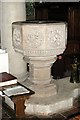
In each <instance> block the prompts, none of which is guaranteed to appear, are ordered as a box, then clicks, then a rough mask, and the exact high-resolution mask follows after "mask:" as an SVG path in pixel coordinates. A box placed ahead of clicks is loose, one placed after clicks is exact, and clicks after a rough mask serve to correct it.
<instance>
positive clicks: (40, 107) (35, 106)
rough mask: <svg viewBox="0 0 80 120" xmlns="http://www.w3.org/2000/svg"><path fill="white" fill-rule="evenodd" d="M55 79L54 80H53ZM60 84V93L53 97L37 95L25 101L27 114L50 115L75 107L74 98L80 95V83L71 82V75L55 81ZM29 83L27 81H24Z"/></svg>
mask: <svg viewBox="0 0 80 120" xmlns="http://www.w3.org/2000/svg"><path fill="white" fill-rule="evenodd" d="M53 81H54V80H53ZM54 83H55V84H57V86H58V93H57V94H56V95H53V96H51V97H44V98H40V97H37V96H36V97H35V96H34V95H33V96H32V97H31V99H29V100H26V101H25V106H26V109H25V113H26V114H27V115H29V114H30V115H31V114H33V115H41V116H49V115H52V114H55V113H60V112H62V111H64V110H68V109H70V108H72V107H73V100H74V99H75V98H76V97H77V96H78V95H80V87H79V86H80V83H79V84H73V83H70V77H66V78H63V79H60V80H56V81H54ZM23 84H24V85H26V84H27V81H25V82H24V83H23Z"/></svg>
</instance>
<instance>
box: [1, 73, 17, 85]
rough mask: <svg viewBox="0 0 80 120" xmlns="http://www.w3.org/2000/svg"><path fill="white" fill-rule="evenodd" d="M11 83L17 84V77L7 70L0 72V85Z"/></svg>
mask: <svg viewBox="0 0 80 120" xmlns="http://www.w3.org/2000/svg"><path fill="white" fill-rule="evenodd" d="M13 84H17V77H15V76H14V75H12V74H10V73H7V72H2V73H0V87H3V86H9V85H13Z"/></svg>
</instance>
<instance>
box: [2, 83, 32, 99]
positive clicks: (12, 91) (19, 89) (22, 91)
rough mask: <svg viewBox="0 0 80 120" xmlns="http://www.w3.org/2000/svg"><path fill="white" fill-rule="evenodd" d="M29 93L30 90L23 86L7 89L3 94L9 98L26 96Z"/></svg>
mask: <svg viewBox="0 0 80 120" xmlns="http://www.w3.org/2000/svg"><path fill="white" fill-rule="evenodd" d="M29 92H30V91H29V90H28V89H26V88H25V87H23V86H21V85H17V86H15V87H12V88H7V89H6V90H4V91H3V93H4V94H5V95H7V96H8V97H12V96H17V95H23V94H26V93H29Z"/></svg>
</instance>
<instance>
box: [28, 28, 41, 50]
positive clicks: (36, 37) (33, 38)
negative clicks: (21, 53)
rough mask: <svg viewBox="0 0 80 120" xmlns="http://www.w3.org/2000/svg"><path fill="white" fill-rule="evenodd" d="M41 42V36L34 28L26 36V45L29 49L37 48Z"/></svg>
mask: <svg viewBox="0 0 80 120" xmlns="http://www.w3.org/2000/svg"><path fill="white" fill-rule="evenodd" d="M42 41H43V34H42V32H41V31H39V29H38V30H37V29H36V28H35V29H33V30H30V32H29V33H28V34H27V43H28V46H29V47H32V48H33V47H35V48H38V47H40V46H41V45H42Z"/></svg>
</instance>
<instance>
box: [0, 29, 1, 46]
mask: <svg viewBox="0 0 80 120" xmlns="http://www.w3.org/2000/svg"><path fill="white" fill-rule="evenodd" d="M0 48H1V31H0Z"/></svg>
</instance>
